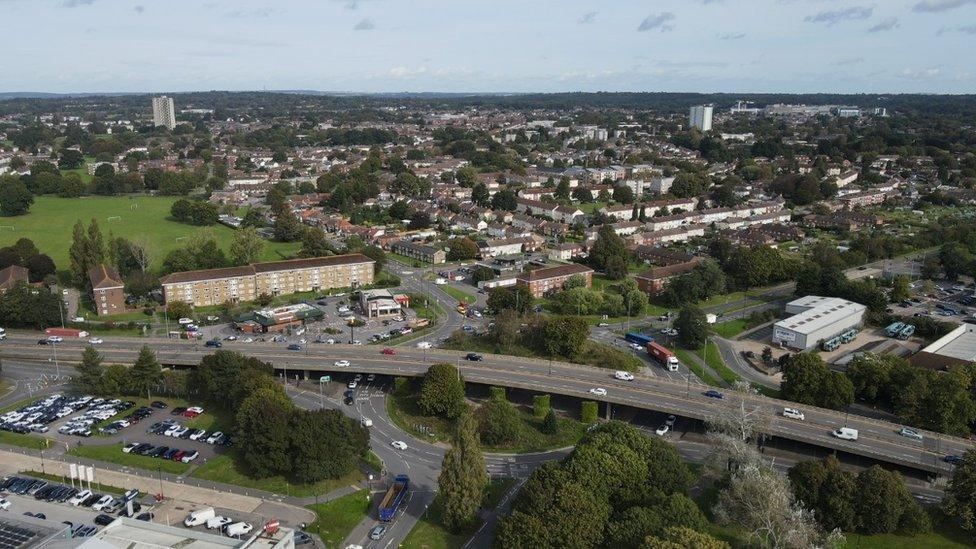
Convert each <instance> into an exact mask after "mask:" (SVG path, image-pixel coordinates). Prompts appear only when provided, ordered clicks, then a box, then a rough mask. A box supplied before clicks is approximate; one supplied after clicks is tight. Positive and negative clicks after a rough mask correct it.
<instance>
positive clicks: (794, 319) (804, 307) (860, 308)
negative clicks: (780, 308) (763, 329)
mask: <svg viewBox="0 0 976 549" xmlns="http://www.w3.org/2000/svg"><path fill="white" fill-rule="evenodd" d="M866 309H867V308H866V307H865V306H864V305H861V304H860V303H854V302H853V301H847V300H846V299H840V298H838V297H820V296H815V295H808V296H806V297H801V298H800V299H796V300H793V301H791V302H789V303H787V304H786V314H789V315H793V316H790V317H789V318H786V319H784V320H780V321H779V322H777V323H775V324H773V343H774V344H778V345H781V346H783V347H788V348H790V349H795V350H797V351H806V350H809V349H812V348H814V347H816V346H817V344H819V343H820V342H821V341H825V340H828V339H831V338H833V337H836V336H839V335H841V334H842V333H844V332H846V331H848V330H850V329H851V328H857V327H859V326H861V325H862V324H863V322H864V312H865V310H866Z"/></svg>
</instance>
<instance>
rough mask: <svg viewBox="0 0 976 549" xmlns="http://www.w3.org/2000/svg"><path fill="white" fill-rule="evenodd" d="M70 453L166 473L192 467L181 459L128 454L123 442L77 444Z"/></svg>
mask: <svg viewBox="0 0 976 549" xmlns="http://www.w3.org/2000/svg"><path fill="white" fill-rule="evenodd" d="M68 455H69V456H78V457H83V458H88V459H94V460H96V461H104V462H107V463H114V464H116V465H122V466H125V467H135V468H137V469H145V470H147V471H156V470H160V469H161V470H162V471H164V472H166V473H171V474H174V475H183V474H185V473H186V472H187V471H188V470H189V469H190V464H189V463H183V462H181V461H173V460H171V459H160V458H153V457H149V456H139V455H132V454H126V453H125V452H123V451H122V443H121V442H118V443H116V444H102V445H87V446H86V445H82V446H75V447H74V448H72V449H71V450H69V451H68Z"/></svg>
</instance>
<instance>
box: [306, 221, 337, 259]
mask: <svg viewBox="0 0 976 549" xmlns="http://www.w3.org/2000/svg"><path fill="white" fill-rule="evenodd" d="M334 253H335V252H334V250H333V248H332V245H331V244H329V241H328V240H327V239H326V238H325V232H324V231H323V230H322V229H320V228H318V227H304V228H303V229H302V249H300V250H298V256H299V257H323V256H327V255H333V254H334Z"/></svg>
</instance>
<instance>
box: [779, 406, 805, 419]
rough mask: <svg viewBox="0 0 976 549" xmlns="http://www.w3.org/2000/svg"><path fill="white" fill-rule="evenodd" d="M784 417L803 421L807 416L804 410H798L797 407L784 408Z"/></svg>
mask: <svg viewBox="0 0 976 549" xmlns="http://www.w3.org/2000/svg"><path fill="white" fill-rule="evenodd" d="M783 417H788V418H790V419H798V420H800V421H803V420H804V419H806V417H805V416H804V415H803V412H801V411H799V410H797V409H796V408H783Z"/></svg>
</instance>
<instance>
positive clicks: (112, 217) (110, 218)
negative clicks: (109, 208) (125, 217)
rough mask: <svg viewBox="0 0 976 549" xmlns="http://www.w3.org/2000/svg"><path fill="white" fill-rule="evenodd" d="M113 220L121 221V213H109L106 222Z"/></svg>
mask: <svg viewBox="0 0 976 549" xmlns="http://www.w3.org/2000/svg"><path fill="white" fill-rule="evenodd" d="M113 221H122V216H121V215H110V216H108V222H109V223H111V222H113Z"/></svg>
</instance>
